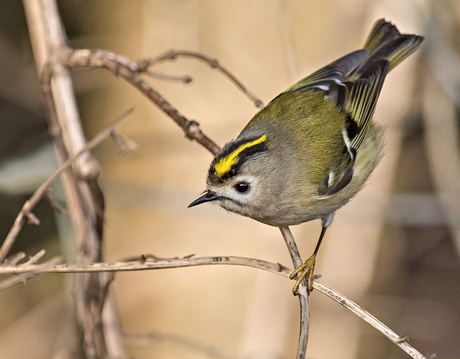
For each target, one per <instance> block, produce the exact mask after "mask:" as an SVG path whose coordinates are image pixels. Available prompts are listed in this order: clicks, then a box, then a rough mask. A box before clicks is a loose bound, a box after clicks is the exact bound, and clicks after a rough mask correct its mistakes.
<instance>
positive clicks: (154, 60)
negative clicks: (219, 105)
mask: <svg viewBox="0 0 460 359" xmlns="http://www.w3.org/2000/svg"><path fill="white" fill-rule="evenodd" d="M178 57H188V58H194V59H197V60H200V61H203V62H206V63H207V64H208V65H209V66H210V67H211V68H213V69H216V70H217V71H219V72H220V73H221V74H222V75H224V76H225V77H227V78H228V79H229V80H230V81H231V82H233V84H234V85H235V86H236V87H238V88H239V89H240V90H241V91H242V92H243V93H244V94H245V95H246V96H247V97H248V98H249V99H251V101H252V102H253V103H254V105H255V106H256V107H258V108H261V107H263V106H264V104H263V102H262V101H261V100H260V99H259V98H258V97H257V96H256V95H254V94H253V93H252V92H251V91H249V90H248V89H247V88H246V86H244V85H243V84H242V83H241V81H239V80H238V79H237V78H236V76H235V75H233V74H232V73H231V72H230V71H228V70H227V69H226V68H225V67H223V66H222V65H221V64H219V61H217V59H213V58H211V57H209V56H206V55H204V54H202V53H199V52H196V51H188V50H169V51H168V52H166V53H165V54H163V55H159V56H156V57H149V58H147V59H143V60H140V61H138V65H139V68H140V69H145V70H147V69H148V68H149V66H153V65H157V64H159V63H161V62H164V61H174V60H176V59H177V58H178Z"/></svg>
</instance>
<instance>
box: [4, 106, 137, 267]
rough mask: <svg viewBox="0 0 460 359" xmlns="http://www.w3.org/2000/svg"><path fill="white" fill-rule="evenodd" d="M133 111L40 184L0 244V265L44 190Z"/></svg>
mask: <svg viewBox="0 0 460 359" xmlns="http://www.w3.org/2000/svg"><path fill="white" fill-rule="evenodd" d="M132 111H133V109H132V108H131V109H129V110H128V111H126V112H124V113H123V114H122V115H121V116H120V117H118V118H117V119H116V120H115V121H114V122H113V123H112V124H110V125H109V126H108V127H106V128H105V129H103V130H102V131H101V132H99V133H98V134H97V135H96V136H94V137H93V138H92V140H90V141H89V142H87V143H86V145H85V146H84V148H83V149H82V150H81V151H79V152H78V153H76V154H75V155H74V156H73V157H71V158H69V159H68V160H67V161H65V162H64V163H63V164H62V165H61V166H60V167H59V169H58V170H57V171H56V172H54V174H53V175H52V176H51V177H49V178H48V179H47V180H46V181H45V182H43V183H42V185H41V186H40V187H38V189H37V190H36V191H35V193H34V194H33V195H32V197H30V198H29V199H28V200H27V201H26V203H24V206H23V207H22V209H21V212H19V215H18V216H17V217H16V220H15V221H14V224H13V226H12V227H11V230H10V232H9V233H8V235H7V237H6V239H5V241H4V242H3V244H2V247H1V248H0V263H1V262H3V260H4V259H5V257H6V255H7V254H8V252H9V250H10V249H11V247H12V245H13V243H14V241H15V240H16V237H17V235H18V234H19V231H20V230H21V228H22V226H23V225H24V224H25V221H26V218H27V216H28V215H29V214H30V213H31V211H32V209H33V208H34V207H35V206H36V204H37V203H38V202H39V201H40V200H41V199H42V198H43V196H44V195H45V193H46V190H47V189H48V187H49V186H50V185H51V184H52V183H53V182H54V181H55V180H56V179H57V178H58V177H59V175H60V174H61V173H62V172H63V171H65V170H66V169H67V168H68V167H69V166H70V165H71V164H72V163H73V162H74V161H75V160H76V159H77V158H78V157H79V156H81V155H82V154H83V153H85V152H87V151H88V150H90V149H92V148H93V147H95V146H97V145H98V144H99V143H101V142H102V141H103V140H104V139H106V138H107V137H108V136H109V134H110V132H111V131H112V130H113V129H114V128H115V127H116V126H118V125H119V124H120V122H121V121H123V120H124V119H125V118H126V117H127V116H128V115H129V114H130V113H131V112H132Z"/></svg>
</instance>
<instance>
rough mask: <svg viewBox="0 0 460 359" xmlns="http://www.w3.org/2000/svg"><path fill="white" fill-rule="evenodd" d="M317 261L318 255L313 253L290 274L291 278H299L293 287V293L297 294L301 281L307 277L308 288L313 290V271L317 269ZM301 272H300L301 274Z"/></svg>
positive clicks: (310, 290) (309, 290)
mask: <svg viewBox="0 0 460 359" xmlns="http://www.w3.org/2000/svg"><path fill="white" fill-rule="evenodd" d="M315 263H316V255H315V254H312V255H311V257H310V258H308V259H307V260H306V261H305V263H303V264H301V265H300V266H298V267H297V268H296V269H295V270H294V272H292V273H291V275H290V276H289V278H290V279H294V278H296V277H297V275H299V276H298V277H297V280H296V282H295V284H294V287H293V288H292V294H294V295H297V294H298V292H299V286H300V283H302V281H303V280H304V278H306V279H307V289H308V292H309V293H311V292H312V291H313V274H314V273H313V272H314V270H315ZM299 273H300V274H299Z"/></svg>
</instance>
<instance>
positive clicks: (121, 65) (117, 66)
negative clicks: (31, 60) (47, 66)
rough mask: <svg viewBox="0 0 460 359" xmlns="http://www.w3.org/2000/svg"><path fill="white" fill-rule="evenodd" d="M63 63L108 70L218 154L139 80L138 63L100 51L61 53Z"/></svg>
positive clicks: (195, 128)
mask: <svg viewBox="0 0 460 359" xmlns="http://www.w3.org/2000/svg"><path fill="white" fill-rule="evenodd" d="M61 61H62V63H64V64H66V66H68V67H70V68H73V69H96V68H102V69H106V70H109V71H110V72H112V73H113V74H114V75H115V76H120V77H121V78H123V79H124V80H126V81H128V82H129V83H130V84H131V85H133V86H134V87H136V88H137V89H138V90H139V91H141V93H143V94H144V95H145V96H147V97H148V98H149V99H150V100H151V101H152V102H153V103H154V104H155V105H157V106H158V108H159V109H160V110H162V111H163V112H164V113H165V114H167V115H168V116H169V117H170V118H171V119H172V120H173V121H174V122H176V124H177V125H179V126H180V127H181V128H182V130H183V131H184V134H185V136H186V137H187V138H189V139H190V140H195V141H197V142H198V143H199V144H201V145H202V146H203V147H205V148H206V149H207V150H208V151H210V152H211V153H212V154H214V155H215V154H217V153H218V152H219V151H220V147H219V146H218V145H217V144H216V143H214V141H212V140H211V139H210V138H209V137H207V136H206V135H205V134H204V133H203V132H202V131H201V130H200V127H199V126H200V125H199V123H198V122H196V121H193V120H188V119H187V118H185V116H183V115H182V114H181V113H180V112H179V111H178V110H177V109H176V108H175V107H174V106H172V105H171V104H170V103H169V102H168V101H167V100H166V99H165V98H164V97H163V96H161V95H160V94H159V93H158V92H157V91H156V90H155V89H154V88H153V87H152V86H150V84H149V83H147V82H146V81H144V79H142V77H141V75H140V72H141V69H140V68H139V65H138V63H136V62H133V61H130V60H128V59H127V58H125V57H123V56H120V55H116V54H114V53H111V52H108V51H103V50H71V49H68V50H67V51H64V52H63V53H62V59H61Z"/></svg>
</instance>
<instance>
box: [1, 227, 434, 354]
mask: <svg viewBox="0 0 460 359" xmlns="http://www.w3.org/2000/svg"><path fill="white" fill-rule="evenodd" d="M284 233H286V232H284ZM203 265H238V266H246V267H252V268H257V269H262V270H265V271H268V272H270V273H275V274H279V275H282V276H283V277H289V275H290V274H291V269H289V268H288V267H285V266H283V265H281V264H279V263H271V262H267V261H263V260H260V259H254V258H244V257H234V256H214V257H196V258H195V257H187V258H169V259H159V260H143V261H133V262H117V263H93V264H87V265H83V264H60V265H54V266H46V265H43V264H40V265H36V264H35V265H27V266H26V265H20V266H11V265H10V266H0V274H21V273H29V274H31V273H34V274H35V275H38V274H44V273H89V272H93V273H94V272H126V271H142V270H155V269H166V268H182V267H193V266H203ZM303 285H305V284H303ZM313 288H314V289H316V290H317V291H318V292H320V293H323V294H325V295H326V296H328V297H329V298H332V299H333V300H335V301H336V302H338V303H340V304H341V305H342V306H343V307H345V308H347V309H348V310H350V311H351V312H353V313H355V314H356V315H358V316H359V317H360V318H362V319H363V320H365V321H366V322H367V323H369V324H370V325H372V326H373V327H374V328H376V329H377V330H379V331H380V332H382V333H383V334H384V335H385V336H386V337H387V338H389V339H390V340H391V341H392V342H393V343H394V344H396V345H397V346H399V347H400V348H401V349H402V350H404V351H405V352H406V353H408V354H409V355H410V356H411V357H412V358H415V359H430V358H433V356H430V355H429V356H424V355H422V354H421V353H420V352H418V351H417V350H416V349H415V348H414V347H412V346H411V345H410V344H409V343H407V341H406V337H404V336H400V335H398V334H396V333H395V332H394V331H392V330H391V329H390V328H388V327H387V326H386V325H385V324H383V323H382V322H380V321H379V320H378V319H377V318H375V317H374V316H373V315H371V314H369V313H368V312H367V311H365V310H364V309H363V308H361V307H360V306H359V305H357V304H356V303H354V302H353V301H351V300H350V299H348V298H347V297H345V296H344V295H342V294H341V293H339V292H337V291H335V290H334V289H332V288H330V287H328V286H326V285H325V284H322V283H321V282H319V281H318V280H314V281H313ZM305 292H306V289H305ZM299 293H301V291H300V290H299Z"/></svg>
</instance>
